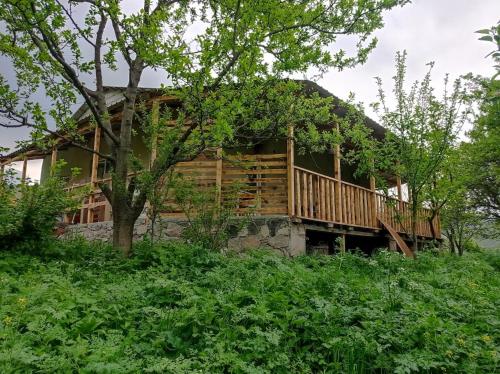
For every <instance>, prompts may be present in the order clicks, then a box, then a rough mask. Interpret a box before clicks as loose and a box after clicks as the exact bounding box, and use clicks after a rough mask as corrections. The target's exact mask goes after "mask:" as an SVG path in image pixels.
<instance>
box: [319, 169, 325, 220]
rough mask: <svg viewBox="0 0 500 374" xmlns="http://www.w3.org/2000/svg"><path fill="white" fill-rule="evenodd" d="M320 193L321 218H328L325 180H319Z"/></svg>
mask: <svg viewBox="0 0 500 374" xmlns="http://www.w3.org/2000/svg"><path fill="white" fill-rule="evenodd" d="M319 194H320V218H321V219H323V220H326V206H325V203H326V201H325V200H326V197H325V180H324V179H323V178H321V179H320V180H319Z"/></svg>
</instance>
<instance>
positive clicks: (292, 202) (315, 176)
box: [1, 82, 441, 253]
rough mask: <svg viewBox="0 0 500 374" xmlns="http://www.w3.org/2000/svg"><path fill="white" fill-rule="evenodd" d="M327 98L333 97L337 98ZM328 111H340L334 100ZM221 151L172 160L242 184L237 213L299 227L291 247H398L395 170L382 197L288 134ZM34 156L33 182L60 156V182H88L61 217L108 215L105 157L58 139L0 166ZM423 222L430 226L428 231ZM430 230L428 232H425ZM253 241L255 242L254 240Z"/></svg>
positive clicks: (83, 219) (87, 132) (158, 97)
mask: <svg viewBox="0 0 500 374" xmlns="http://www.w3.org/2000/svg"><path fill="white" fill-rule="evenodd" d="M306 86H307V89H308V90H313V91H316V92H318V93H319V94H320V96H323V97H326V96H333V95H332V94H330V93H329V92H328V91H326V90H325V89H323V88H322V87H320V86H318V85H317V84H315V83H312V82H306ZM141 95H143V97H146V98H147V100H148V103H150V105H151V106H152V110H153V113H154V112H155V111H156V112H157V111H158V108H159V107H160V105H171V103H172V102H174V101H175V99H173V98H172V97H164V96H162V94H161V92H160V91H159V90H156V89H142V90H141ZM122 100H123V95H122V89H120V88H113V87H110V88H108V89H107V103H108V106H109V107H110V111H111V113H112V114H113V118H114V121H115V122H116V123H117V124H118V123H119V121H118V120H119V117H120V112H119V108H120V103H121V101H122ZM335 101H336V102H339V100H338V99H336V100H335ZM334 110H335V111H336V112H337V114H338V115H343V112H342V110H343V109H342V106H338V107H336V108H334ZM344 114H345V113H344ZM153 118H154V116H153ZM75 119H76V120H77V122H78V123H79V126H80V128H81V133H82V134H83V135H84V136H85V139H86V141H87V142H88V143H87V144H88V146H89V147H93V148H94V149H95V150H101V151H103V152H106V149H105V147H106V145H105V143H104V142H101V134H100V131H99V129H93V128H92V127H91V126H90V125H89V119H90V112H89V111H88V110H87V108H86V107H85V106H82V107H81V108H80V109H79V110H78V111H77V112H76V113H75ZM112 122H113V121H112ZM365 124H366V126H368V127H370V128H371V129H372V130H373V136H376V137H383V136H384V133H385V130H384V128H382V127H381V126H380V125H379V124H377V123H376V122H375V121H373V120H371V119H369V118H366V121H365ZM290 131H293V130H290ZM290 135H291V134H290ZM143 139H144V137H143V136H142V135H141V134H140V132H139V133H137V134H135V135H134V136H133V140H132V143H133V148H134V153H135V154H136V155H138V156H139V158H140V159H141V161H142V162H143V163H144V165H145V166H147V165H149V164H150V163H151V161H152V159H153V158H154V157H155V147H154V146H153V147H152V150H151V147H147V146H146V145H145V143H144V140H143ZM221 154H222V152H221V149H212V150H208V151H207V152H204V153H203V154H202V155H200V156H199V157H198V158H197V159H195V160H193V161H189V162H181V163H179V164H177V166H176V170H178V171H179V172H180V173H182V174H184V175H186V176H190V177H191V178H192V179H195V180H196V181H197V183H200V184H203V185H205V186H214V187H216V188H217V189H219V190H220V191H221V194H222V196H224V193H225V192H226V191H227V186H230V185H232V184H233V183H235V182H239V183H240V184H241V186H242V189H241V192H240V196H239V203H238V204H239V211H240V212H244V211H245V210H248V209H251V211H252V214H253V215H254V216H255V217H258V218H261V219H266V217H268V218H271V217H272V218H273V219H277V218H280V217H281V218H283V219H285V220H287V222H289V226H291V227H292V229H293V230H291V231H290V232H299V233H300V235H299V236H298V237H295V238H291V240H290V242H289V246H295V247H297V248H299V250H298V251H292V252H293V253H302V252H304V251H305V249H306V248H310V249H313V250H314V249H315V248H322V251H328V252H331V251H332V249H333V247H334V245H333V243H334V242H336V243H339V242H340V243H341V247H342V246H347V248H348V249H349V248H354V247H360V248H370V247H380V246H384V245H387V243H388V242H389V243H390V245H391V246H393V247H395V245H396V243H397V244H398V245H399V247H400V248H403V247H405V242H408V241H409V235H408V233H409V228H410V220H409V218H408V217H409V204H408V202H406V201H404V199H403V190H402V181H401V180H400V179H399V178H398V177H397V176H395V177H393V178H389V180H388V182H389V184H390V185H391V186H392V187H393V189H394V190H395V191H396V193H395V196H393V197H388V196H387V195H386V194H384V193H382V192H381V191H378V190H377V186H376V185H375V180H374V179H373V178H371V179H370V178H356V177H355V176H354V172H353V171H354V169H353V167H352V166H350V165H348V164H346V163H345V162H343V160H342V155H341V152H340V147H336V148H335V149H334V150H332V151H331V152H326V153H323V154H317V153H309V154H305V155H302V154H299V153H298V152H297V151H296V149H295V147H294V142H293V137H292V136H288V137H284V138H283V139H281V140H279V141H269V142H264V143H262V144H259V145H258V146H256V147H254V148H253V149H248V150H246V151H245V152H244V153H243V154H241V153H238V154H233V155H231V150H227V152H224V154H226V155H227V157H220V155H221ZM36 158H42V159H43V166H42V173H41V183H43V181H44V179H46V178H47V176H48V175H49V173H50V169H51V165H53V164H54V163H55V162H56V160H57V159H64V160H65V161H66V162H67V166H66V167H65V168H64V169H63V171H62V175H63V176H66V177H67V178H68V188H69V189H71V188H78V187H82V186H86V185H89V186H90V187H91V189H92V193H91V194H90V195H89V196H87V197H86V198H85V199H84V200H83V202H82V206H81V209H80V211H79V212H77V213H76V214H68V215H67V216H66V217H65V219H66V221H67V222H68V223H70V224H91V223H97V222H106V221H109V220H110V218H111V214H112V211H111V208H110V205H109V204H108V203H107V201H106V199H105V198H104V196H103V195H102V193H101V192H100V190H99V189H98V187H97V185H98V182H102V181H109V180H110V176H109V166H108V165H107V164H106V161H105V160H102V159H99V157H98V156H97V155H95V154H94V155H92V154H90V153H88V152H85V151H83V150H81V149H78V148H75V147H73V146H71V145H70V144H65V143H64V142H59V143H58V144H57V147H54V148H53V149H52V150H49V151H40V150H38V149H36V148H34V147H31V148H26V149H23V150H18V151H16V152H13V153H11V154H10V155H8V156H6V157H3V158H2V160H1V165H2V168H3V167H4V166H5V165H7V164H9V163H11V162H13V161H23V172H22V178H23V179H24V178H25V177H26V168H27V165H28V161H29V160H32V159H36ZM73 167H78V168H80V169H81V174H80V175H79V176H78V177H77V178H76V179H75V178H70V168H73ZM163 216H164V218H165V219H177V220H179V219H182V212H181V211H176V210H175V209H171V210H170V211H166V212H164V213H163ZM428 217H430V212H429V211H428V210H426V209H421V210H420V211H419V220H418V224H417V231H418V236H419V237H420V238H421V239H422V240H430V239H440V235H441V234H440V223H439V218H438V217H437V218H435V219H434V221H433V222H432V223H430V222H429V219H428ZM431 224H432V225H434V227H433V228H434V230H431V226H430V225H431ZM432 231H434V232H435V238H432ZM337 238H342V239H344V240H343V241H339V240H337ZM292 239H293V240H292ZM247 243H248V242H247ZM249 243H252V241H250V242H249ZM253 243H255V245H260V244H261V242H258V241H257V242H253ZM342 243H343V244H342ZM344 248H345V247H344ZM405 250H406V249H405Z"/></svg>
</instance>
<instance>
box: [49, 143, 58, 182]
mask: <svg viewBox="0 0 500 374" xmlns="http://www.w3.org/2000/svg"><path fill="white" fill-rule="evenodd" d="M56 162H57V147H56V146H55V145H54V146H53V147H52V154H51V155H50V175H53V174H54V167H55V166H56Z"/></svg>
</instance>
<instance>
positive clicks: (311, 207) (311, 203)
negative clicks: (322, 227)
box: [307, 174, 314, 218]
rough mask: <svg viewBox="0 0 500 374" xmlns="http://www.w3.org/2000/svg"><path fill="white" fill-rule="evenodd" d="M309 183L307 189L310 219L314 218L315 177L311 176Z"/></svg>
mask: <svg viewBox="0 0 500 374" xmlns="http://www.w3.org/2000/svg"><path fill="white" fill-rule="evenodd" d="M307 179H308V181H307V189H308V192H309V199H308V200H309V213H308V214H309V217H310V218H314V197H313V195H314V191H313V177H312V174H309V176H308V178H307Z"/></svg>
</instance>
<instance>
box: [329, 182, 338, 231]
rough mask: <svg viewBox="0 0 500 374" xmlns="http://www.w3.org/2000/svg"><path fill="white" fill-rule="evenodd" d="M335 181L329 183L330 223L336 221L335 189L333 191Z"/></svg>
mask: <svg viewBox="0 0 500 374" xmlns="http://www.w3.org/2000/svg"><path fill="white" fill-rule="evenodd" d="M335 183H336V182H335V181H331V183H330V189H331V190H330V196H331V204H332V221H334V222H335V221H338V219H337V211H336V210H337V209H336V208H335V196H336V195H335V193H336V189H335Z"/></svg>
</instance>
